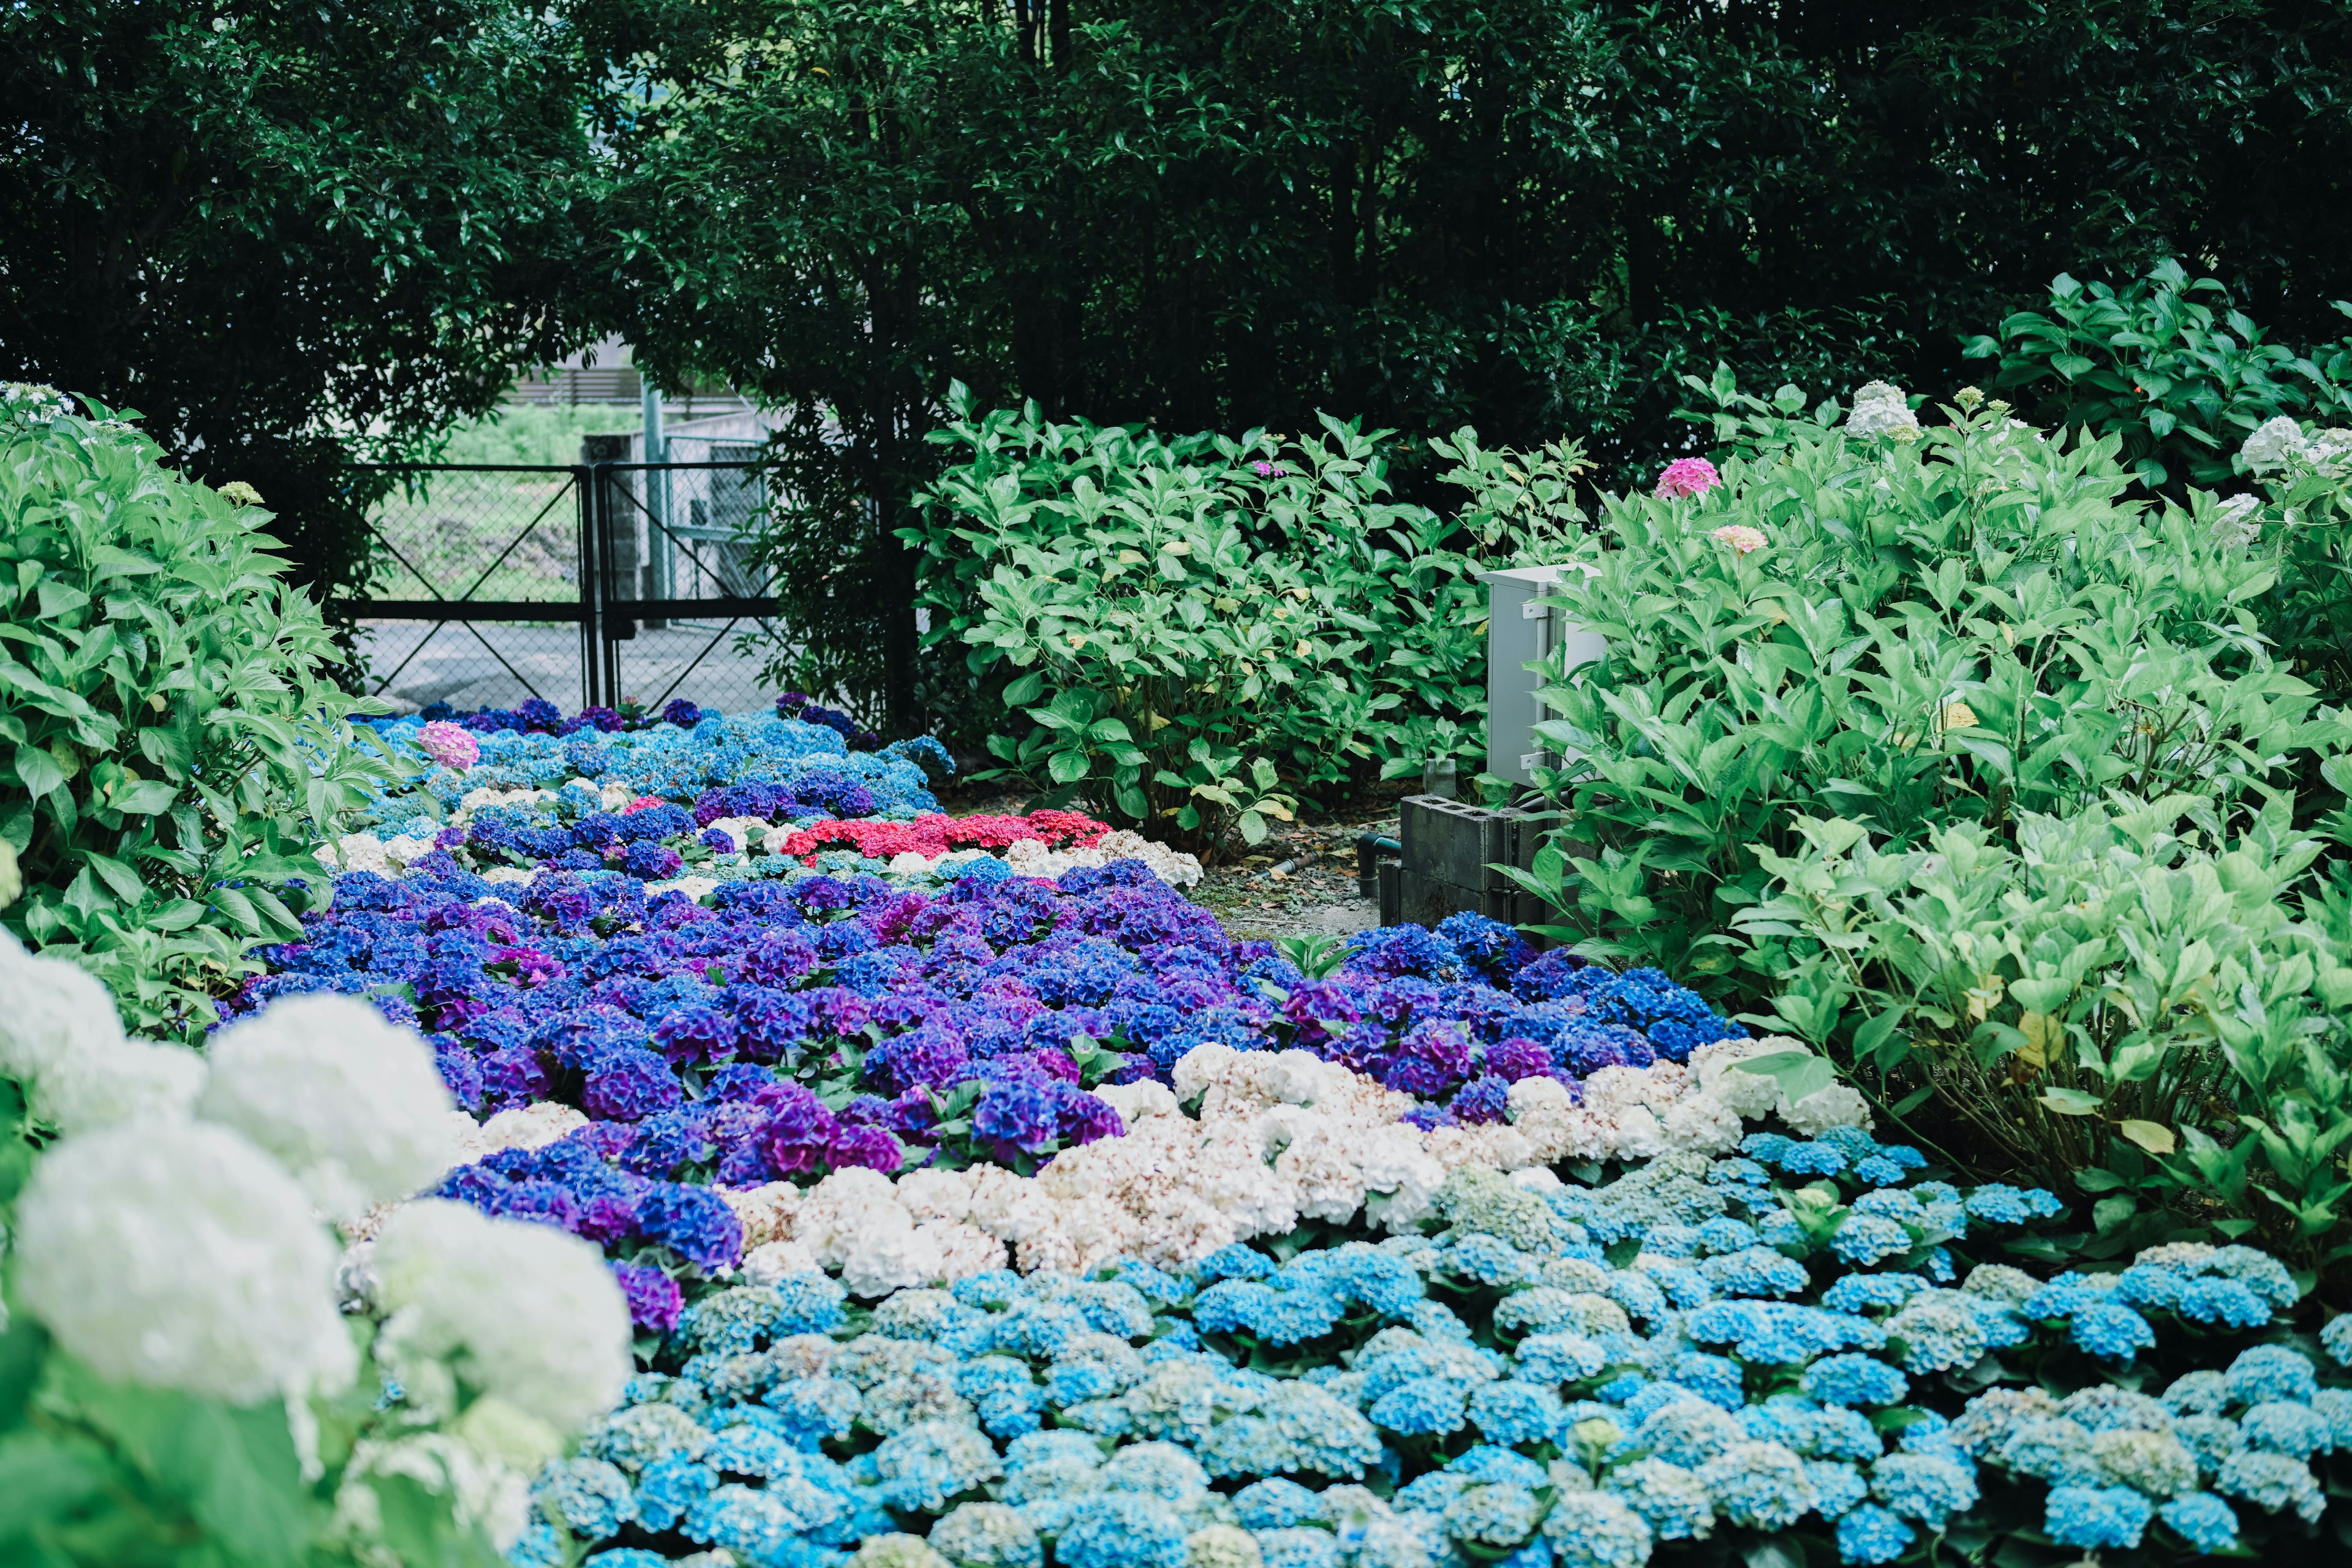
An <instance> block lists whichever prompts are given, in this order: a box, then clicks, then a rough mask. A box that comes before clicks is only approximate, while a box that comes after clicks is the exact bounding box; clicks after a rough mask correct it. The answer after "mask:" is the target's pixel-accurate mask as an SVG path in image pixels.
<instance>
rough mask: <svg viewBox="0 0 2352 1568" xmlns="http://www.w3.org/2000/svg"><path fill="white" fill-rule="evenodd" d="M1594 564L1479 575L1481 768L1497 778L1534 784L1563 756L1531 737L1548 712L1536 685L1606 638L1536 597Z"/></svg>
mask: <svg viewBox="0 0 2352 1568" xmlns="http://www.w3.org/2000/svg"><path fill="white" fill-rule="evenodd" d="M1593 570H1594V569H1593V568H1592V567H1591V566H1588V565H1584V564H1582V563H1570V564H1569V565H1566V566H1513V567H1507V568H1504V569H1501V570H1498V571H1494V572H1482V573H1480V574H1478V580H1479V581H1480V582H1482V583H1484V584H1486V771H1487V772H1488V773H1492V774H1494V775H1495V776H1496V778H1500V779H1507V780H1509V781H1510V782H1511V783H1512V784H1523V785H1528V784H1534V783H1535V770H1536V769H1538V768H1540V767H1558V766H1559V764H1560V763H1561V762H1562V761H1564V760H1565V759H1564V758H1561V757H1559V756H1558V755H1556V754H1554V753H1553V752H1550V751H1549V750H1548V749H1547V748H1546V747H1545V746H1544V744H1543V742H1541V741H1539V740H1538V739H1537V738H1536V726H1537V725H1538V723H1540V722H1541V721H1543V720H1544V719H1546V718H1547V717H1549V715H1548V714H1546V713H1545V712H1544V710H1543V704H1542V703H1540V702H1538V701H1537V700H1536V691H1537V689H1538V688H1539V687H1541V686H1543V685H1544V684H1546V682H1547V681H1548V680H1549V679H1553V678H1554V677H1556V676H1558V675H1560V674H1565V673H1566V672H1567V671H1568V670H1570V669H1574V668H1576V667H1577V666H1579V665H1580V664H1591V662H1592V661H1593V660H1595V659H1597V658H1600V657H1601V654H1602V653H1603V652H1604V651H1606V650H1607V647H1608V644H1607V642H1606V641H1604V640H1603V639H1602V637H1601V635H1600V634H1599V633H1597V632H1590V631H1587V630H1585V629H1584V627H1583V626H1580V625H1578V624H1577V623H1575V622H1573V621H1571V620H1570V619H1569V618H1568V613H1567V611H1566V610H1564V609H1562V608H1561V607H1560V606H1559V605H1545V604H1539V603H1538V600H1540V599H1542V598H1543V597H1544V596H1545V595H1548V594H1549V593H1551V591H1552V590H1553V588H1554V586H1555V585H1556V584H1558V583H1559V574H1561V573H1562V572H1583V573H1587V574H1590V573H1591V572H1592V571H1593ZM1555 654H1559V655H1562V656H1564V658H1563V662H1562V663H1561V664H1560V665H1559V667H1558V668H1557V669H1554V668H1552V667H1551V664H1550V661H1551V659H1552V658H1553V656H1554V655H1555ZM1539 669H1540V670H1542V671H1544V673H1538V670H1539Z"/></svg>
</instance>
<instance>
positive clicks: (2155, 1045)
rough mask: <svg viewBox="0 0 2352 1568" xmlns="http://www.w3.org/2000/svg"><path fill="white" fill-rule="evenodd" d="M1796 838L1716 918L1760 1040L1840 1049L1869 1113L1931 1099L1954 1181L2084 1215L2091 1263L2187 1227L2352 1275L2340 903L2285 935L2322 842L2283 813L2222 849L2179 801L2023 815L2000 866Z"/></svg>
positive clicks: (1964, 848)
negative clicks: (1764, 879) (2248, 1238)
mask: <svg viewBox="0 0 2352 1568" xmlns="http://www.w3.org/2000/svg"><path fill="white" fill-rule="evenodd" d="M1795 826H1796V828H1797V830H1798V832H1799V833H1800V834H1801V837H1802V842H1801V847H1800V848H1799V850H1798V851H1797V852H1796V853H1794V854H1791V855H1786V856H1783V855H1780V854H1777V853H1775V852H1773V851H1770V850H1769V849H1768V850H1766V851H1764V853H1763V857H1762V858H1763V859H1764V862H1765V865H1766V868H1767V869H1768V870H1769V872H1770V873H1771V874H1772V876H1773V878H1774V879H1775V881H1776V883H1777V885H1778V886H1777V890H1776V892H1775V894H1774V896H1772V897H1769V898H1768V899H1766V900H1764V901H1763V902H1761V903H1759V904H1756V905H1754V906H1751V907H1750V908H1748V909H1744V910H1740V911H1739V913H1738V917H1737V926H1738V930H1739V931H1741V932H1742V933H1744V934H1746V935H1747V936H1748V937H1749V938H1751V939H1752V940H1754V941H1755V942H1756V944H1757V951H1758V952H1759V955H1761V956H1763V957H1764V958H1766V959H1767V960H1768V961H1769V963H1771V964H1772V965H1773V967H1774V969H1775V970H1776V971H1777V972H1778V973H1779V974H1780V981H1779V984H1780V987H1781V990H1780V994H1779V995H1778V996H1777V997H1776V998H1775V999H1774V1002H1773V1005H1772V1006H1773V1012H1774V1013H1775V1015H1776V1017H1775V1019H1774V1022H1775V1025H1776V1026H1778V1027H1781V1028H1785V1029H1788V1030H1790V1032H1793V1033H1797V1034H1800V1035H1802V1036H1803V1037H1806V1038H1808V1039H1811V1040H1813V1041H1815V1042H1817V1043H1819V1044H1822V1045H1824V1046H1829V1045H1832V1043H1833V1042H1834V1043H1835V1044H1837V1045H1839V1046H1842V1047H1844V1051H1843V1055H1844V1056H1845V1059H1846V1064H1847V1066H1848V1068H1849V1069H1850V1072H1851V1076H1852V1077H1853V1079H1854V1080H1855V1081H1856V1082H1857V1083H1859V1084H1860V1085H1861V1086H1862V1087H1863V1088H1864V1090H1865V1092H1868V1093H1871V1094H1872V1095H1873V1096H1874V1098H1875V1099H1876V1100H1878V1102H1879V1103H1880V1104H1881V1105H1882V1106H1885V1105H1892V1106H1893V1108H1894V1109H1895V1110H1901V1111H1903V1112H1905V1113H1906V1114H1907V1113H1909V1112H1912V1111H1917V1110H1921V1109H1922V1108H1923V1107H1924V1106H1926V1104H1927V1101H1929V1100H1934V1101H1935V1102H1936V1104H1935V1108H1934V1110H1933V1111H1932V1112H1931V1113H1930V1114H1931V1116H1932V1118H1933V1119H1934V1120H1937V1121H1949V1122H1953V1123H1957V1124H1958V1126H1959V1127H1960V1128H1962V1129H1964V1131H1965V1136H1966V1139H1967V1142H1966V1143H1965V1144H1964V1145H1963V1148H1964V1150H1965V1151H1966V1152H1967V1154H1968V1155H1969V1157H1970V1158H1969V1163H1972V1164H1978V1165H1984V1164H1990V1165H1992V1166H1994V1167H1996V1168H2001V1169H2011V1170H2019V1171H2031V1172H2033V1173H2036V1175H2037V1176H2038V1177H2039V1178H2040V1179H2042V1180H2045V1181H2047V1182H2048V1183H2049V1184H2051V1185H2053V1187H2056V1188H2058V1189H2059V1190H2061V1191H2065V1190H2069V1189H2079V1190H2081V1191H2084V1192H2086V1193H2089V1194H2094V1195H2095V1198H2096V1202H2095V1205H2093V1215H2094V1219H2095V1224H2096V1228H2097V1237H2098V1239H2097V1240H2096V1241H2095V1243H2094V1244H2093V1246H2092V1251H2093V1254H2094V1255H2095V1256H2110V1257H2111V1256H2115V1255H2117V1254H2119V1253H2121V1252H2124V1251H2126V1250H2129V1249H2130V1248H2132V1247H2143V1246H2147V1245H2151V1244H2153V1243H2154V1242H2156V1241H2159V1240H2162V1239H2165V1238H2166V1237H2168V1236H2170V1235H2171V1234H2172V1233H2173V1232H2174V1231H2176V1230H2177V1229H2179V1227H2180V1226H2181V1225H2182V1224H2183V1218H2182V1215H2181V1213H2180V1212H2179V1211H2180V1210H2181V1209H2182V1208H2183V1207H2186V1208H2187V1209H2189V1211H2190V1216H2191V1220H2192V1221H2197V1220H2201V1221H2206V1222H2210V1225H2211V1226H2212V1228H2213V1230H2214V1231H2216V1232H2218V1233H2219V1234H2220V1235H2221V1236H2225V1237H2241V1236H2243V1235H2245V1234H2246V1233H2247V1232H2249V1231H2253V1230H2256V1229H2257V1228H2259V1231H2260V1235H2261V1239H2262V1240H2263V1242H2264V1243H2265V1244H2266V1245H2268V1246H2270V1247H2272V1248H2273V1249H2274V1250H2276V1251H2277V1253H2278V1254H2279V1256H2280V1257H2282V1258H2285V1259H2287V1260H2288V1261H2289V1262H2290V1263H2291V1264H2294V1265H2296V1266H2299V1267H2302V1268H2309V1269H2316V1268H2320V1267H2322V1266H2326V1265H2329V1264H2334V1263H2337V1262H2340V1261H2341V1260H2342V1259H2343V1258H2347V1257H2352V1245H2347V1242H2352V1231H2347V1225H2352V1201H2347V1200H2352V1180H2347V1177H2346V1174H2345V1172H2344V1166H2343V1161H2342V1159H2341V1158H2340V1157H2339V1155H2340V1152H2341V1148H2342V1145H2343V1144H2344V1142H2345V1141H2346V1140H2347V1138H2352V1034H2348V1033H2347V1027H2346V1018H2347V1014H2352V966H2347V960H2352V944H2347V942H2346V938H2347V936H2352V905H2347V902H2346V901H2345V899H2344V897H2343V895H2342V893H2341V892H2340V891H2337V892H2335V893H2333V894H2332V895H2331V896H2330V897H2328V898H2326V899H2318V900H2311V901H2310V902H2309V903H2308V904H2307V905H2306V906H2305V908H2304V909H2303V911H2302V918H2297V913H2296V905H2297V900H2296V897H2295V894H2296V889H2297V887H2298V885H2299V884H2300V883H2301V882H2302V877H2303V873H2304V871H2305V868H2307V867H2309V866H2310V865H2311V863H2312V862H2313V860H2314V859H2315V858H2316V857H2317V856H2318V854H2319V853H2320V851H2321V848H2322V845H2321V843H2320V842H2319V841H2318V840H2317V839H2315V838H2314V837H2310V836H2307V835H2303V834H2298V833H2296V832H2294V829H2293V827H2292V826H2291V824H2290V818H2289V814H2288V811H2287V809H2286V803H2285V802H2284V800H2281V801H2280V802H2279V803H2278V804H2277V805H2275V806H2273V808H2272V809H2270V810H2267V811H2265V812H2264V813H2263V815H2262V816H2261V817H2260V818H2259V819H2258V820H2257V821H2256V822H2255V823H2253V824H2252V826H2251V828H2250V829H2249V831H2248V832H2246V833H2245V834H2244V835H2243V836H2242V837H2238V838H2236V839H2234V840H2224V839H2221V838H2220V837H2218V835H2217V834H2216V833H2215V831H2214V830H2213V829H2214V825H2213V823H2212V821H2211V817H2210V812H2209V809H2208V805H2207V803H2206V802H2205V801H2204V800H2203V799H2201V798H2200V797H2197V796H2174V797H2170V798H2164V799H2158V800H2155V801H2151V802H2148V803H2146V804H2144V805H2141V804H2137V803H2134V804H2130V805H2119V806H2118V807H2116V809H2114V810H2109V809H2108V808H2106V807H2104V806H2093V807H2091V808H2089V809H2088V810H2086V811H2084V813H2083V814H2082V815H2080V816H2074V817H2073V818H2069V819H2061V818H2057V817H2052V816H2029V817H2026V818H2024V819H2023V820H2022V821H2021V822H2020V824H2019V825H2018V830H2017V833H2016V835H2015V837H2016V845H2015V847H2010V846H2008V845H2005V844H2003V843H2001V842H2000V841H1998V840H1996V839H1995V838H1994V837H1992V836H1991V835H1990V834H1989V833H1988V832H1987V831H1986V829H1985V827H1984V826H1983V825H1982V824H1980V823H1972V822H1963V823H1956V824H1953V825H1952V826H1947V827H1940V828H1937V829H1936V830H1935V831H1933V832H1932V833H1930V834H1929V835H1928V837H1927V841H1926V842H1925V843H1924V844H1922V845H1921V846H1920V847H1917V848H1915V849H1911V850H1908V851H1901V852H1887V851H1882V850H1881V849H1879V848H1876V847H1874V846H1873V845H1872V842H1871V839H1870V837H1869V835H1868V834H1867V832H1866V831H1865V829H1864V826H1863V825H1862V824H1861V823H1859V822H1854V821H1852V820H1848V819H1844V818H1829V819H1816V818H1802V819H1800V820H1799V821H1798V822H1797V823H1796V824H1795ZM2306 890H2307V887H2306ZM2152 1194H2163V1196H2162V1197H2154V1198H2152ZM2181 1198H2186V1199H2187V1200H2188V1202H2186V1203H2185V1204H2183V1203H2180V1202H2178V1201H2169V1200H2178V1199H2181Z"/></svg>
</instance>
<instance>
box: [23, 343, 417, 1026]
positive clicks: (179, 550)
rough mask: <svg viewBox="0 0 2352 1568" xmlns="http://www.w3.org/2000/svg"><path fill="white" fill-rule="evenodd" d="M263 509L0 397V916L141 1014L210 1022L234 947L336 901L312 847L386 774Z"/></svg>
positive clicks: (104, 431) (239, 956)
mask: <svg viewBox="0 0 2352 1568" xmlns="http://www.w3.org/2000/svg"><path fill="white" fill-rule="evenodd" d="M268 517H269V514H268V512H266V511H263V510H259V509H258V508H257V507H253V506H240V505H238V504H236V503H235V502H233V501H231V500H228V499H226V498H225V497H224V496H222V495H221V494H219V493H217V492H215V491H214V490H212V489H208V488H206V487H205V486H204V485H201V484H197V483H195V482H194V481H193V480H189V479H184V478H182V477H181V476H179V475H177V474H175V473H173V472H172V471H171V470H170V469H169V468H165V467H164V466H163V462H162V453H161V452H160V450H159V449H158V448H157V447H156V446H155V444H154V443H153V442H152V441H151V440H149V439H148V438H147V437H145V436H143V435H142V434H141V433H140V432H139V431H138V430H137V429H136V428H134V427H133V426H129V425H126V424H123V423H121V422H120V421H117V420H114V419H111V418H109V417H106V416H104V411H103V410H100V411H99V414H98V416H94V417H83V416H78V415H74V414H71V413H68V412H67V411H66V405H65V404H64V403H63V402H62V400H60V399H59V398H58V396H57V395H56V394H54V393H50V392H48V391H47V389H46V388H23V387H19V388H11V389H10V391H9V394H8V398H7V402H6V405H5V409H0V563H5V577H0V745H5V748H6V750H5V752H0V759H5V771H0V785H4V786H5V788H6V791H7V794H6V795H5V805H0V837H5V838H6V839H7V841H8V843H9V844H10V845H11V846H12V847H14V848H15V850H16V856H17V860H18V865H19V868H21V872H22V875H23V878H24V881H25V884H26V894H25V897H24V898H23V899H22V900H21V901H19V902H17V903H16V904H15V905H13V906H11V907H10V908H9V910H7V913H6V917H5V918H6V920H7V922H8V924H9V926H10V928H11V929H12V930H15V931H19V932H21V933H23V934H24V935H25V936H26V937H28V938H29V939H30V940H31V941H32V942H35V943H37V944H39V945H41V946H43V947H46V948H47V949H48V950H49V951H50V952H53V953H57V954H58V955H60V956H67V957H73V958H78V959H79V960H80V961H81V962H82V963H84V964H86V965H87V966H88V967H89V968H90V969H91V970H93V971H94V972H95V973H98V974H99V975H100V977H101V978H103V979H104V980H106V981H107V983H108V984H110V986H112V988H113V989H114V991H115V994H116V995H117V997H118V999H119V1000H120V1002H121V1007H122V1010H123V1015H124V1016H125V1018H126V1019H129V1020H131V1021H132V1022H133V1023H134V1025H135V1026H147V1027H163V1028H194V1027H203V1026H209V1025H210V1023H211V1022H212V1019H213V1014H212V1008H211V1005H210V1002H209V999H208V997H209V994H211V993H214V992H216V991H220V990H224V989H226V988H228V987H233V986H234V985H236V984H237V983H238V982H239V981H240V980H241V979H242V978H243V976H244V975H246V974H247V973H258V971H259V969H260V964H259V963H258V961H257V960H252V959H248V958H247V957H246V956H245V955H246V953H247V951H248V950H249V949H250V948H252V947H253V946H255V945H256V944H257V943H259V942H265V941H285V940H288V939H289V938H291V937H295V936H298V935H299V933H300V931H301V927H300V924H299V921H298V920H297V919H296V911H297V910H301V909H305V908H310V907H312V906H313V905H314V904H315V903H316V901H317V900H322V899H323V898H324V897H325V896H326V880H325V879H324V877H323V876H322V875H321V873H320V867H319V864H318V862H317V861H315V860H313V859H311V858H309V851H310V848H311V847H314V846H315V845H317V844H318V843H320V841H321V839H322V837H323V832H324V827H325V825H328V824H330V823H331V822H332V821H333V819H334V817H335V816H337V815H338V814H339V813H341V812H342V811H343V810H346V809H348V808H349V807H350V806H352V805H355V804H357V803H358V801H359V800H360V799H361V798H362V792H363V791H364V789H365V788H366V787H367V785H368V784H370V783H371V781H374V780H381V779H384V778H388V777H390V776H391V773H392V770H393V768H394V764H393V763H391V761H390V759H389V758H388V757H387V756H385V755H383V753H382V752H381V751H380V748H375V747H374V746H373V743H372V737H371V743H370V746H369V748H368V749H365V750H363V749H362V742H360V741H359V740H358V739H356V738H355V736H354V731H353V729H352V726H351V725H350V724H348V723H347V722H346V721H345V720H344V718H343V713H344V710H346V708H348V707H349V706H350V704H349V702H348V700H346V699H345V698H344V697H343V696H342V694H341V691H340V690H339V689H337V688H336V687H335V686H334V685H333V684H332V682H331V681H330V680H328V679H326V677H325V674H324V669H325V667H326V664H327V662H328V661H329V660H331V658H332V657H333V652H334V649H333V645H332V643H331V639H330V637H329V635H328V632H327V630H326V628H325V627H324V626H322V625H321V623H320V616H319V611H318V609H317V607H316V605H313V604H312V603H311V602H310V600H309V599H308V598H307V597H305V596H304V595H301V594H299V593H298V592H295V591H292V590H289V589H288V588H287V587H286V586H284V584H282V583H281V582H280V578H281V577H282V576H283V575H284V574H285V571H286V563H285V562H284V561H283V559H281V558H280V557H278V556H277V555H275V554H272V553H270V551H271V548H272V546H273V545H274V543H275V542H274V541H273V540H271V539H270V538H269V537H268V535H266V534H264V533H263V532H261V528H262V525H263V524H264V523H265V522H266V521H268Z"/></svg>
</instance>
